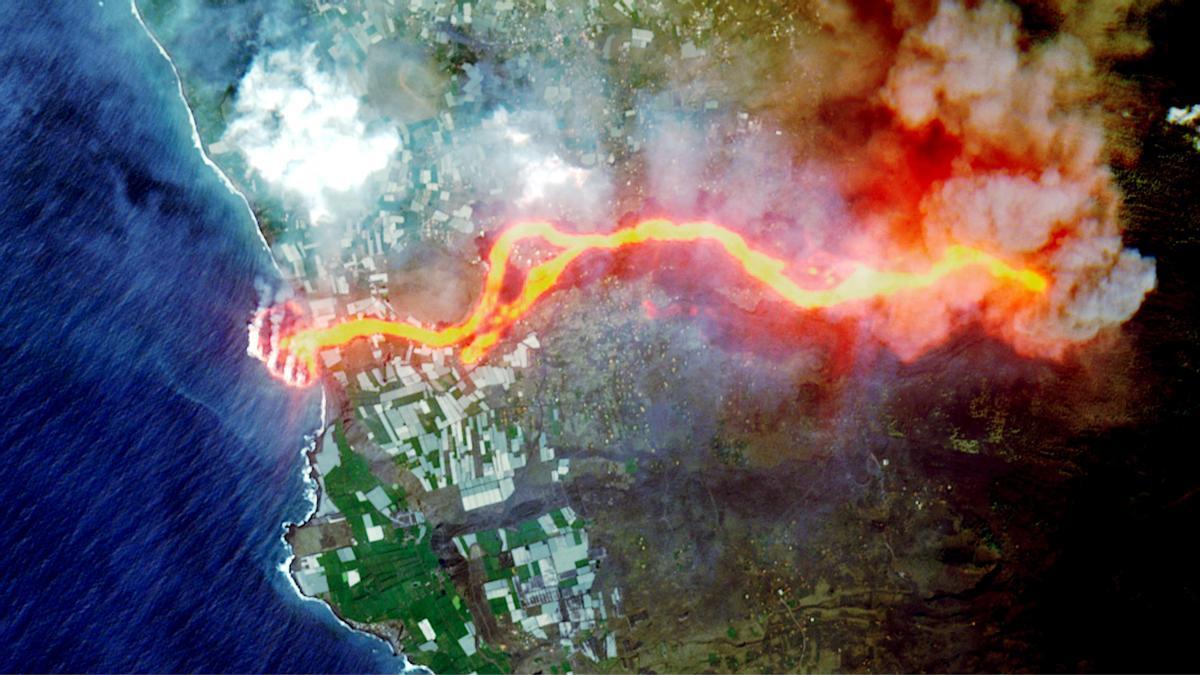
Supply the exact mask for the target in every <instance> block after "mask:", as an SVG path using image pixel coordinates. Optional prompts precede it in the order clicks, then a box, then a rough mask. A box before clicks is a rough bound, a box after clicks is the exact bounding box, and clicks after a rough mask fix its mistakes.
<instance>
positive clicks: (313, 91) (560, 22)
mask: <svg viewBox="0 0 1200 675" xmlns="http://www.w3.org/2000/svg"><path fill="white" fill-rule="evenodd" d="M861 4H862V3H854V2H848V1H845V0H819V1H817V2H813V3H810V4H809V5H808V6H806V7H804V8H797V9H795V10H791V9H789V10H787V11H786V12H785V13H786V14H787V15H786V17H784V18H783V19H780V20H779V21H778V22H776V23H775V24H773V27H772V34H771V35H759V34H755V33H753V32H745V31H742V32H739V31H736V30H731V29H730V30H724V31H722V30H716V29H714V30H713V31H712V33H711V40H710V41H709V42H708V43H706V44H705V48H704V50H703V52H701V51H700V50H696V49H695V48H694V47H692V48H690V51H691V52H692V53H690V54H682V53H677V52H678V51H679V49H678V48H677V47H675V46H673V45H670V44H666V45H662V46H659V47H657V48H658V49H662V50H665V51H666V52H667V61H666V63H667V64H668V65H667V66H666V67H665V68H664V69H663V72H662V75H663V77H662V82H661V83H660V84H659V85H658V86H654V87H651V88H649V89H648V90H647V92H645V93H643V94H641V95H640V96H638V97H635V100H633V101H629V102H622V101H617V100H612V98H611V96H610V95H609V92H610V91H611V87H610V86H609V85H610V80H612V79H613V78H617V77H621V76H623V73H621V72H617V71H616V70H615V69H614V66H613V63H615V61H610V60H608V56H607V50H608V47H607V46H606V47H605V48H604V49H603V50H601V49H600V46H601V45H607V43H608V42H609V41H610V37H611V36H606V35H604V34H601V35H598V36H595V37H594V38H593V41H592V42H589V41H587V40H580V41H579V43H580V44H582V45H583V46H581V47H580V48H578V49H574V50H565V51H562V52H561V53H562V54H564V55H565V56H564V58H563V60H562V61H561V62H560V63H558V64H557V65H540V66H534V65H529V64H525V65H524V66H521V68H523V70H521V72H522V73H523V75H524V77H523V78H521V81H520V83H516V82H512V81H509V80H507V79H505V78H504V77H501V76H499V75H498V74H497V73H499V72H500V71H501V70H502V69H503V68H508V69H510V70H511V69H513V68H514V64H515V63H519V62H520V61H521V58H520V55H519V54H513V53H510V49H509V48H508V47H507V45H508V44H509V42H508V40H507V38H506V36H504V35H499V34H493V33H494V31H493V32H491V33H489V32H488V31H487V30H485V29H480V30H479V31H478V32H477V33H474V34H470V35H468V36H467V38H464V39H468V40H475V41H478V43H479V44H481V45H483V46H484V47H486V48H484V49H481V50H480V53H482V54H484V55H485V56H484V57H483V60H481V61H480V62H478V63H476V64H472V65H469V66H465V67H463V68H462V69H460V70H459V71H458V72H456V73H454V74H451V75H450V76H449V79H448V80H446V79H442V78H443V77H444V76H443V75H441V74H439V72H438V71H437V70H436V69H435V68H434V67H433V66H432V65H431V62H430V61H428V60H423V59H428V58H429V57H428V51H427V50H426V49H425V48H424V47H421V46H419V45H416V44H409V43H401V42H399V41H394V42H385V43H384V44H382V45H374V46H373V47H372V50H374V51H371V52H369V54H368V59H367V66H368V67H367V71H366V74H365V76H360V75H359V74H355V73H351V72H349V71H347V70H346V69H345V68H343V67H342V66H340V65H339V64H337V63H336V62H330V61H329V60H328V59H324V60H323V59H321V58H318V55H317V52H316V51H315V49H314V47H313V46H312V38H311V37H308V36H305V37H303V39H298V40H297V41H296V42H295V43H294V44H290V45H286V46H283V47H279V46H275V47H272V48H271V49H268V50H264V51H263V52H261V53H260V54H259V55H258V56H257V57H256V58H255V60H254V62H253V64H252V65H251V67H250V68H249V69H248V70H247V71H246V73H245V76H244V77H243V78H242V81H241V84H240V87H239V89H238V96H237V100H236V104H235V107H234V114H233V117H232V121H231V122H230V124H229V127H228V130H227V132H226V139H227V140H228V141H229V142H230V143H231V144H233V145H236V146H237V147H238V148H240V149H241V151H242V153H243V155H244V157H245V158H246V160H247V162H248V163H249V164H250V166H251V167H253V168H254V169H255V170H256V171H257V172H258V174H259V175H260V176H261V177H262V178H263V179H264V180H265V181H266V182H267V183H268V184H269V185H271V186H272V187H273V188H274V189H276V190H278V191H279V192H280V193H281V194H283V195H285V196H287V198H288V199H289V200H291V203H293V204H298V205H302V206H303V207H304V208H305V209H306V210H307V212H308V213H309V215H310V218H311V219H312V220H314V221H321V220H328V221H331V222H334V223H339V222H340V223H342V224H343V225H347V224H349V223H348V222H347V221H348V220H351V219H352V218H353V216H354V214H361V213H362V212H364V211H366V210H367V209H368V208H369V207H370V205H372V204H374V203H375V202H376V201H377V200H378V198H379V194H380V192H381V190H382V189H383V187H382V184H383V183H384V182H385V180H386V176H388V175H391V174H394V173H395V172H396V171H398V170H401V171H403V170H406V169H405V165H404V161H406V160H404V159H402V157H401V155H402V153H403V152H404V151H405V150H406V147H407V142H406V141H405V140H402V139H405V138H407V136H406V133H407V132H406V130H405V128H404V125H406V124H410V123H412V122H413V121H414V120H419V119H420V118H424V117H434V116H436V117H439V119H441V120H443V122H447V121H448V122H449V124H450V125H451V126H452V127H453V131H452V133H451V134H449V135H450V136H451V138H450V139H449V140H448V141H446V142H445V143H444V145H443V146H441V149H440V150H439V152H440V155H439V156H438V157H436V158H435V159H436V163H437V164H436V165H437V167H438V181H437V182H438V184H439V187H440V188H441V189H450V190H453V191H455V194H461V193H465V194H468V195H471V197H470V198H468V199H467V201H466V203H465V207H467V208H465V209H464V210H462V211H461V213H462V214H463V216H462V217H463V218H465V219H466V220H467V221H469V228H471V229H472V230H473V231H474V232H476V233H477V232H481V231H487V230H491V229H495V228H497V227H501V226H503V225H504V224H507V223H509V222H512V221H514V220H518V219H529V218H545V219H553V220H557V221H561V222H565V223H568V224H569V226H571V227H574V228H577V229H590V230H594V229H605V228H609V227H612V226H613V224H614V223H615V222H616V221H617V220H618V219H619V218H620V217H622V216H623V215H625V214H627V213H629V212H639V211H642V210H645V211H646V212H647V214H648V215H669V216H672V217H675V218H678V219H683V218H711V219H714V220H717V221H719V222H721V223H723V224H725V225H728V226H730V227H733V228H735V229H738V230H740V231H743V232H745V233H747V235H748V236H751V237H752V238H754V239H755V240H756V241H761V242H762V243H763V245H765V246H768V247H770V248H771V249H772V250H774V251H777V252H779V253H781V254H783V255H786V256H790V257H791V258H793V259H794V260H795V261H796V262H797V264H803V263H805V262H806V261H809V260H811V259H812V256H822V255H824V256H826V259H837V258H838V257H839V256H847V255H849V256H854V257H855V258H858V259H862V260H865V261H868V262H870V263H871V264H876V265H880V266H900V267H904V266H908V267H910V268H913V269H917V268H920V267H921V265H923V264H928V261H929V260H930V259H933V258H936V257H937V256H938V254H939V252H940V251H941V250H942V249H944V248H945V247H946V246H947V245H949V244H950V243H965V244H969V245H972V246H978V247H981V248H984V249H986V250H988V251H989V252H992V253H995V254H998V255H1001V256H1002V257H1004V258H1006V259H1008V260H1010V261H1011V262H1013V263H1015V264H1020V265H1027V266H1032V267H1035V268H1037V269H1039V270H1042V271H1043V272H1045V273H1046V274H1047V276H1049V277H1050V278H1051V279H1052V285H1051V288H1050V289H1049V291H1048V292H1047V293H1046V294H1045V295H1044V297H1042V298H1040V299H1038V300H1037V301H1035V302H1030V301H1028V298H1026V297H1021V296H1019V294H1018V293H1015V292H1014V291H1013V289H1012V288H1009V287H1006V286H1004V285H1003V284H997V283H995V282H993V281H992V280H990V279H987V278H983V277H982V275H970V274H968V275H965V276H964V278H963V279H962V280H960V281H957V282H956V283H955V284H953V285H944V286H941V287H938V288H937V289H935V290H933V291H931V292H927V293H922V294H921V295H920V297H919V298H915V297H908V296H905V297H899V298H897V299H895V300H889V301H886V302H880V303H874V304H870V305H869V306H867V305H859V306H854V307H850V306H847V307H842V308H837V309H835V310H831V312H830V313H831V314H832V315H834V316H852V317H855V318H857V319H858V320H859V321H860V322H861V324H862V326H863V330H864V331H865V332H866V333H867V334H868V335H869V336H870V337H872V338H873V339H876V340H878V341H879V342H881V343H882V344H884V345H886V346H887V347H889V348H890V349H892V350H893V351H895V352H896V353H897V354H899V355H900V356H902V357H903V358H914V357H916V356H917V355H919V354H921V353H922V352H923V351H924V350H926V349H928V348H929V347H930V346H932V345H934V344H937V343H939V342H940V341H942V340H944V339H945V337H946V336H947V335H949V334H950V333H952V332H953V331H955V330H956V329H958V328H960V327H962V326H966V325H971V324H980V323H981V324H983V325H984V326H986V327H987V328H988V329H989V330H990V331H991V332H993V333H995V334H998V335H1000V336H1002V337H1004V338H1005V339H1006V340H1007V341H1009V342H1010V343H1011V344H1012V345H1013V346H1014V347H1015V348H1016V349H1018V350H1019V351H1021V352H1023V353H1026V354H1030V355H1038V356H1049V357H1058V356H1061V355H1062V354H1064V353H1065V351H1066V350H1068V349H1069V348H1070V347H1071V346H1072V345H1077V344H1081V343H1085V342H1087V341H1089V340H1091V339H1092V338H1094V337H1095V336H1096V335H1098V334H1099V333H1100V332H1102V331H1104V330H1106V329H1109V328H1112V327H1115V326H1118V325H1120V324H1121V323H1123V322H1124V321H1126V320H1128V319H1129V318H1130V317H1131V316H1132V315H1133V313H1134V312H1136V311H1137V308H1138V307H1139V306H1140V304H1141V301H1142V299H1143V298H1144V296H1145V294H1146V293H1148V292H1149V291H1150V290H1152V289H1153V288H1154V285H1155V271H1154V261H1153V260H1151V259H1147V258H1145V257H1143V256H1141V255H1140V254H1139V253H1138V252H1137V251H1134V250H1131V249H1127V248H1125V247H1124V246H1123V245H1122V242H1121V209H1120V204H1121V197H1120V194H1119V192H1118V189H1117V187H1116V184H1115V182H1114V179H1113V176H1112V173H1111V171H1110V169H1109V167H1108V163H1109V162H1110V161H1112V157H1113V156H1114V155H1120V154H1121V153H1122V152H1123V150H1122V149H1121V148H1115V147H1109V146H1108V145H1107V140H1106V139H1107V136H1106V125H1111V124H1113V121H1112V119H1111V117H1107V116H1106V114H1105V112H1104V111H1103V107H1102V105H1101V104H1102V102H1103V95H1104V92H1105V91H1108V90H1112V91H1114V92H1116V93H1115V94H1113V95H1114V96H1116V95H1120V93H1121V86H1120V85H1119V84H1115V83H1118V82H1119V81H1118V80H1117V79H1115V78H1114V77H1112V76H1110V75H1108V74H1106V73H1104V72H1102V69H1100V68H1099V67H1098V66H1097V65H1096V64H1097V60H1098V59H1099V60H1101V61H1104V60H1106V59H1110V58H1113V57H1117V56H1124V55H1130V54H1136V53H1140V52H1142V51H1144V50H1145V49H1146V48H1147V46H1148V42H1147V40H1146V38H1145V36H1144V35H1143V34H1142V33H1141V32H1139V30H1137V28H1136V21H1135V19H1136V12H1137V11H1139V8H1144V7H1145V6H1146V3H1137V2H1133V0H1120V1H1117V2H1101V3H1083V2H1075V1H1072V0H1061V1H1059V2H1055V3H1051V4H1049V5H1044V6H1043V7H1042V8H1041V10H1040V11H1042V12H1043V14H1044V16H1043V17H1042V18H1049V19H1051V20H1052V23H1054V24H1055V25H1057V26H1058V28H1059V30H1058V32H1057V33H1056V34H1054V35H1050V36H1045V35H1039V36H1037V37H1036V38H1034V37H1030V36H1028V35H1026V34H1024V33H1023V32H1022V28H1021V15H1020V13H1019V12H1018V10H1017V9H1016V8H1015V7H1014V6H1012V5H1009V4H1007V3H1005V2H998V1H992V2H980V3H970V4H967V3H963V2H959V1H957V0H942V1H941V2H937V3H933V2H925V1H912V2H896V3H889V4H888V5H880V6H879V7H875V8H873V9H870V10H866V9H863V7H861ZM438 7H441V5H438ZM443 10H445V11H450V13H451V14H453V11H457V10H453V11H451V10H446V8H444V7H442V8H441V9H437V8H435V9H432V10H428V9H425V8H422V9H421V10H420V11H422V12H424V11H432V12H441V11H443ZM413 11H414V12H416V11H418V10H417V9H414V10H413ZM523 11H527V12H530V20H529V21H527V22H526V23H525V24H523V29H522V30H523V34H522V35H521V36H520V37H521V39H522V40H524V41H526V42H528V43H530V44H550V43H552V42H554V41H555V40H557V39H559V38H560V37H561V36H562V35H565V34H568V33H569V34H571V35H576V34H578V33H580V32H582V31H584V30H585V29H586V23H585V22H583V21H582V17H583V14H584V12H582V11H577V10H574V9H573V10H571V11H569V12H557V13H555V14H554V15H553V17H554V18H553V20H551V19H548V18H546V17H548V16H550V14H549V13H548V12H547V14H545V15H540V14H537V11H540V10H536V11H535V9H533V8H532V7H531V8H525V9H524V10H523ZM646 11H647V12H648V16H650V15H652V14H653V13H654V12H655V11H657V10H655V9H654V8H652V7H649V8H647V10H646ZM731 11H732V10H731ZM781 11H783V10H781ZM438 16H441V15H440V14H439V15H438ZM447 16H449V14H448V15H447ZM713 21H714V19H713V17H712V13H711V11H710V10H705V11H704V12H701V13H699V14H697V15H696V16H695V17H690V16H689V19H688V22H686V23H688V24H689V25H691V24H694V25H703V24H705V23H706V22H707V23H708V24H712V23H713ZM693 27H694V26H693ZM789 31H790V32H789ZM685 33H686V31H685ZM776 33H778V34H779V35H776ZM781 35H782V37H781ZM684 37H686V35H681V37H680V40H679V41H680V42H683V41H684ZM660 39H661V38H660ZM655 44H656V46H657V45H658V44H659V43H655ZM620 48H621V49H626V50H628V49H629V47H628V45H625V46H622V47H620ZM635 50H636V48H635ZM601 51H604V52H605V54H606V56H605V57H603V58H602V57H601V56H600V55H599V53H600V52H601ZM682 51H685V52H686V51H689V49H687V48H685V49H683V50H682ZM489 54H490V56H488V55H489ZM685 56H686V58H685ZM465 94H469V95H471V96H474V97H477V98H478V99H479V100H481V101H484V102H486V104H487V105H486V106H485V110H487V112H486V114H484V115H483V116H481V117H477V118H475V119H472V118H470V117H469V116H464V115H461V114H459V112H458V111H457V110H456V109H450V108H448V107H447V105H448V104H447V101H449V100H453V98H454V97H456V96H457V97H459V98H461V97H462V96H464V95H465ZM709 98H711V100H712V103H713V104H714V105H712V106H711V108H712V110H711V113H710V114H706V115H702V116H697V115H695V114H692V113H688V114H684V113H683V112H681V110H680V107H681V106H680V102H681V101H682V102H685V103H687V104H688V105H690V106H691V109H692V110H695V109H696V107H698V106H700V105H702V104H704V103H705V101H706V100H707V99H709ZM705 108H706V110H707V109H709V108H710V106H705ZM622 155H624V156H625V157H626V159H622V158H621V157H622ZM628 166H634V167H636V169H635V170H629V169H628ZM623 167H625V168H623ZM485 202H486V203H491V204H499V206H495V207H493V208H492V209H491V211H490V212H489V215H488V216H487V217H486V218H484V217H481V216H478V215H475V216H472V215H471V214H472V209H471V207H473V206H477V205H478V204H479V203H485ZM650 211H654V213H652V214H651V213H649V212H650ZM360 217H361V216H360Z"/></svg>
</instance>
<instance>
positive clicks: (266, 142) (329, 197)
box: [222, 44, 400, 222]
mask: <svg viewBox="0 0 1200 675" xmlns="http://www.w3.org/2000/svg"><path fill="white" fill-rule="evenodd" d="M368 119H369V116H368V114H367V111H366V110H364V109H363V107H362V105H361V104H360V101H359V97H358V96H357V95H356V94H355V92H354V91H353V90H352V89H351V87H350V85H349V84H348V81H347V78H344V77H339V76H338V75H337V74H336V73H329V72H326V71H323V70H322V69H321V68H320V64H319V62H318V59H317V56H316V45H315V44H310V45H308V46H306V47H302V48H289V49H282V50H278V51H273V52H268V53H262V54H260V55H259V56H258V58H256V59H255V61H254V63H253V65H252V66H251V67H250V70H249V71H248V72H247V73H246V75H245V77H243V78H242V81H241V84H240V85H239V87H238V95H237V101H236V103H235V106H234V114H233V118H232V121H231V122H230V123H229V126H228V127H227V128H226V131H225V134H224V136H223V138H222V142H225V143H228V144H230V145H232V146H234V147H237V148H238V149H239V150H240V151H241V153H242V155H243V156H244V157H245V159H246V161H247V163H248V164H249V165H250V167H251V168H252V169H254V171H256V172H257V173H258V174H259V175H260V176H261V177H262V178H263V179H265V180H266V181H267V182H268V183H269V184H270V185H271V186H272V187H274V188H277V189H278V190H280V191H281V192H282V193H283V194H284V195H285V196H287V197H289V198H291V199H296V200H299V202H300V203H302V204H303V205H304V206H305V207H306V208H307V210H308V215H309V218H310V220H312V221H313V222H322V221H325V220H328V219H330V218H331V217H332V216H333V215H334V213H333V212H334V210H335V209H336V207H335V203H336V201H337V197H338V196H339V193H341V194H342V195H345V194H346V193H353V192H356V191H359V190H361V189H362V188H363V186H364V184H366V183H367V181H368V179H369V178H371V177H372V176H373V175H374V174H375V173H377V172H379V171H381V170H383V169H384V168H386V167H387V165H388V162H389V160H390V159H391V158H392V156H393V155H394V154H395V153H396V152H397V150H398V149H399V148H400V137H399V135H398V134H397V132H396V130H395V129H394V128H392V127H390V126H387V125H385V124H381V123H374V124H373V123H370V122H369V121H368Z"/></svg>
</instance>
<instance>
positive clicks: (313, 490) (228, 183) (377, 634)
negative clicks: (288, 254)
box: [129, 0, 427, 672]
mask: <svg viewBox="0 0 1200 675" xmlns="http://www.w3.org/2000/svg"><path fill="white" fill-rule="evenodd" d="M129 9H130V12H131V13H132V14H133V17H134V20H135V21H137V23H138V25H139V26H141V28H142V31H143V32H144V33H145V34H146V36H147V37H149V38H150V41H151V42H152V43H153V44H154V46H155V47H156V48H157V49H158V53H159V54H160V55H161V56H162V57H163V59H164V60H165V61H166V62H167V65H168V66H169V67H170V68H171V74H172V76H173V77H174V78H175V85H176V91H177V93H178V95H179V99H180V101H181V102H182V103H183V108H184V111H185V112H186V113H187V118H188V126H189V127H190V130H191V136H192V144H193V145H194V147H195V148H196V150H197V151H198V152H199V154H200V158H201V160H202V161H203V162H204V164H205V165H207V166H208V167H209V168H210V169H212V171H213V172H214V173H216V175H217V177H218V178H219V179H220V180H221V183H222V184H224V186H225V188H226V189H227V190H229V192H230V193H232V194H233V195H234V196H236V197H237V198H238V199H239V200H240V201H241V202H242V205H243V206H244V207H245V208H246V214H247V215H248V216H249V217H250V222H251V223H252V224H253V229H254V233H255V234H256V235H257V236H258V239H259V242H260V243H261V244H262V247H263V251H264V252H265V253H266V256H267V259H268V260H269V261H270V262H271V266H272V267H273V268H274V269H275V271H276V272H277V273H278V274H279V275H280V276H281V277H282V276H283V271H282V269H281V268H280V267H279V263H278V262H276V260H275V257H274V256H273V255H272V254H271V246H270V244H269V243H268V242H267V239H266V236H265V235H263V232H262V228H261V227H260V224H259V222H258V218H257V216H255V214H254V209H253V207H252V206H251V205H250V200H249V198H248V197H246V195H245V193H244V192H242V190H241V189H239V188H238V187H237V185H236V184H235V183H234V181H233V180H232V179H231V178H230V177H229V176H228V174H226V173H225V171H224V170H223V169H222V168H221V167H220V166H219V165H218V164H217V163H216V162H215V161H213V159H212V158H211V157H210V156H209V154H208V149H207V148H206V147H205V145H204V141H203V139H202V138H201V137H200V130H199V127H198V126H197V125H196V116H195V114H194V113H193V112H192V107H191V104H190V103H189V102H188V99H187V93H186V92H185V90H184V87H183V78H182V77H181V76H180V74H179V69H178V68H177V67H176V66H175V61H174V60H173V59H172V58H171V55H170V54H169V53H168V52H167V50H166V48H165V47H164V46H163V44H162V42H161V41H160V40H159V39H158V36H157V35H155V34H154V31H153V30H151V29H150V26H148V25H147V24H146V21H145V19H144V18H143V17H142V14H141V10H139V9H138V6H137V0H129ZM328 417H329V408H328V395H327V392H326V390H325V387H324V386H323V385H322V386H321V414H320V423H319V424H318V426H317V428H316V429H315V430H313V432H312V434H311V435H310V436H309V440H308V441H307V442H306V443H304V445H303V446H302V448H301V454H302V456H303V457H304V461H303V463H302V465H301V467H300V475H301V479H302V480H303V481H304V485H305V497H306V498H307V501H308V503H309V509H308V512H307V513H306V514H305V515H304V516H303V517H302V518H301V519H300V520H299V521H298V522H297V521H293V520H290V519H288V520H284V521H283V522H282V523H280V526H281V527H280V529H281V530H282V532H281V533H280V536H279V541H280V543H281V544H282V545H283V547H284V549H285V550H286V551H287V557H286V558H285V559H284V560H283V561H282V562H281V563H280V564H279V565H278V567H277V569H278V570H279V572H280V573H281V574H282V575H283V576H284V577H285V578H286V579H287V581H288V585H289V586H290V587H291V588H292V591H293V592H294V593H295V594H296V596H297V597H298V598H299V599H300V600H302V601H304V602H313V603H317V604H319V605H320V606H322V607H324V608H325V609H326V610H327V611H328V612H329V613H330V615H331V616H332V617H333V619H334V620H335V621H336V622H337V623H339V624H341V625H342V626H343V627H345V628H346V629H347V630H349V631H353V632H355V633H359V634H362V635H366V636H369V637H371V638H374V639H376V640H379V641H380V642H383V643H384V644H386V645H387V646H388V648H389V649H390V651H391V652H392V654H393V655H394V656H395V657H398V658H399V659H400V660H401V662H402V663H403V667H402V668H401V671H400V672H410V671H413V670H416V671H417V672H421V671H422V670H427V669H423V668H421V667H419V666H415V665H414V664H413V663H412V662H411V661H409V660H408V657H407V655H405V654H404V652H403V651H401V649H400V646H401V645H400V640H399V633H398V632H397V631H396V630H395V629H393V628H391V627H388V626H381V627H374V626H371V625H369V624H362V623H359V622H356V621H350V620H348V619H345V618H344V617H342V616H340V615H339V614H338V612H337V611H336V610H335V609H334V608H333V606H332V605H330V604H329V603H328V602H325V601H324V600H322V599H320V598H316V597H313V596H310V595H305V594H304V593H303V592H302V591H301V590H300V587H299V585H298V584H297V583H296V580H295V578H294V577H293V576H292V573H291V565H292V562H293V561H294V560H295V558H296V554H295V551H294V550H293V549H292V546H291V544H289V543H288V536H289V535H290V534H291V533H292V531H294V530H295V529H297V528H299V527H302V526H304V525H305V524H307V523H308V522H309V521H310V520H312V518H313V516H314V515H315V514H316V512H317V510H318V507H319V506H320V500H321V498H322V495H321V489H320V485H319V483H318V482H317V479H316V471H317V467H316V455H317V453H318V452H319V451H320V449H321V448H320V445H321V438H322V436H323V435H324V433H325V430H326V427H327V425H328V421H329V420H328Z"/></svg>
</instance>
